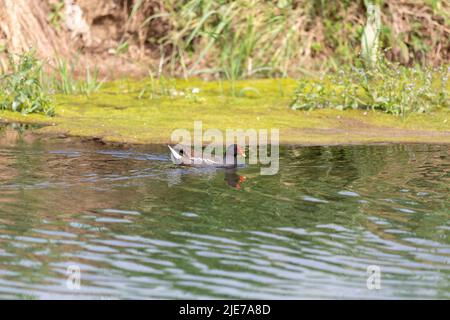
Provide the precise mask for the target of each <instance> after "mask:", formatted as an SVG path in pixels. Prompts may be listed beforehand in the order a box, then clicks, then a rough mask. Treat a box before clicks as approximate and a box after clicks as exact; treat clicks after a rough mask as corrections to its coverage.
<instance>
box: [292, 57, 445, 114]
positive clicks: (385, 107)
mask: <svg viewBox="0 0 450 320" xmlns="http://www.w3.org/2000/svg"><path fill="white" fill-rule="evenodd" d="M449 76H450V68H447V67H439V68H435V69H424V68H421V67H415V68H407V67H403V66H399V65H395V64H393V63H389V62H387V61H384V62H382V63H379V65H378V66H377V67H376V68H371V69H365V68H356V67H353V68H349V69H347V70H341V71H339V72H338V73H337V74H330V75H328V76H326V77H324V78H323V80H321V81H317V82H316V81H310V80H306V79H302V80H300V81H299V85H298V88H297V90H296V92H295V100H294V102H293V103H292V104H291V107H292V108H293V109H304V110H312V109H317V108H336V109H340V110H343V109H349V108H352V109H372V110H381V111H385V112H387V113H391V114H396V115H405V114H406V113H408V112H429V111H431V110H433V109H436V108H449V107H450V83H449V81H448V78H449Z"/></svg>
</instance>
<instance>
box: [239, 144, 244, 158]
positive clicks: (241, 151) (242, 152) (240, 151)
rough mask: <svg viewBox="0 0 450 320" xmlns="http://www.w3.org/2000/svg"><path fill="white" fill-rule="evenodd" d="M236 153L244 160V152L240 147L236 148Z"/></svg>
mask: <svg viewBox="0 0 450 320" xmlns="http://www.w3.org/2000/svg"><path fill="white" fill-rule="evenodd" d="M237 152H238V153H239V154H240V155H241V156H243V157H244V158H245V151H244V150H242V149H241V148H240V147H237Z"/></svg>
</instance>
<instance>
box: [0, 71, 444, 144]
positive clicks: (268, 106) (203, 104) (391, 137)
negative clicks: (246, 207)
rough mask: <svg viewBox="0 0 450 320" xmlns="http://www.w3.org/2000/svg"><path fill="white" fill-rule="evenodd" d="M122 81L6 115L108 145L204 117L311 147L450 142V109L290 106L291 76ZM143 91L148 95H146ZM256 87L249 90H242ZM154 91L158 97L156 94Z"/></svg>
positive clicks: (159, 134)
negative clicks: (401, 112)
mask: <svg viewBox="0 0 450 320" xmlns="http://www.w3.org/2000/svg"><path fill="white" fill-rule="evenodd" d="M151 82H152V81H151V80H150V79H148V80H145V81H132V80H118V81H114V82H109V83H105V84H104V85H103V86H102V88H101V89H100V91H98V92H96V93H93V94H92V95H91V96H89V97H88V96H85V95H63V94H59V95H56V96H55V103H56V107H55V111H56V116H55V117H53V118H48V117H45V116H42V115H29V116H27V117H23V116H21V115H20V114H18V113H15V112H7V111H3V112H0V117H1V119H3V120H6V121H16V122H24V121H26V122H29V123H41V124H50V125H49V126H46V127H44V128H42V129H39V130H38V132H40V133H43V134H50V135H51V136H54V135H58V136H61V135H62V136H80V137H86V138H92V137H95V138H96V139H100V140H103V141H105V142H119V143H139V144H141V143H169V142H170V135H171V133H172V131H173V130H174V129H177V128H186V129H189V130H191V129H193V122H194V121H195V120H202V122H203V128H204V130H206V129H209V128H218V129H221V130H226V129H227V128H234V129H238V128H242V129H248V128H255V129H267V128H269V129H270V128H278V129H280V142H281V143H292V144H306V145H311V144H314V145H323V144H347V143H376V142H378V143H380V142H422V143H427V142H429V143H432V142H435V143H448V142H450V133H449V128H450V122H449V121H450V110H448V109H445V110H438V111H432V112H430V113H426V114H425V113H411V114H408V115H405V116H404V117H393V116H392V115H389V114H385V113H381V112H365V111H363V110H346V111H340V110H336V109H323V110H313V111H298V110H291V109H290V108H288V107H287V106H288V104H289V102H290V101H291V99H292V97H291V95H290V93H292V92H293V91H294V90H295V87H296V81H295V80H292V79H272V80H245V81H244V80H239V81H236V82H235V83H234V87H235V90H236V92H238V93H241V95H237V96H233V94H232V90H233V89H232V84H231V83H230V82H228V81H202V80H198V79H188V80H168V79H166V83H165V84H164V86H165V87H163V88H165V89H161V88H160V87H159V80H154V83H153V85H154V91H151V90H150V88H151ZM144 87H146V88H147V91H145V93H143V94H141V92H142V91H143V89H144ZM249 87H251V88H254V89H255V90H257V92H255V91H253V90H243V89H244V88H249ZM152 92H153V93H154V94H153V95H152V94H151V93H152Z"/></svg>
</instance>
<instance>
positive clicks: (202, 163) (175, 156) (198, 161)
mask: <svg viewBox="0 0 450 320" xmlns="http://www.w3.org/2000/svg"><path fill="white" fill-rule="evenodd" d="M168 147H169V150H170V157H171V159H172V162H173V163H174V164H176V165H182V166H196V167H216V168H235V167H236V166H237V156H238V155H241V156H242V157H245V152H244V151H243V150H242V149H241V148H240V147H239V146H238V145H237V144H232V145H230V146H229V147H228V148H227V150H226V152H225V154H224V156H223V158H220V157H214V158H203V157H190V156H189V155H186V154H185V153H184V152H183V150H180V151H177V150H175V149H174V148H172V147H171V146H169V145H168Z"/></svg>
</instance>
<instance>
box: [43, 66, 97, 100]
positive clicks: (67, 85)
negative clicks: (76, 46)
mask: <svg viewBox="0 0 450 320" xmlns="http://www.w3.org/2000/svg"><path fill="white" fill-rule="evenodd" d="M79 69H80V68H77V60H76V59H75V60H72V61H71V63H68V62H67V61H66V60H63V59H59V60H57V61H56V68H55V71H54V73H53V76H52V77H51V80H50V82H49V84H48V87H49V90H51V91H53V92H55V93H63V94H84V95H90V94H92V93H94V92H96V91H98V90H99V89H100V88H101V86H102V83H103V81H100V80H99V76H98V74H99V71H98V68H94V70H93V71H91V68H90V67H89V65H88V66H86V67H85V69H84V74H83V73H82V74H81V76H78V77H76V76H75V72H76V71H77V70H79Z"/></svg>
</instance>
